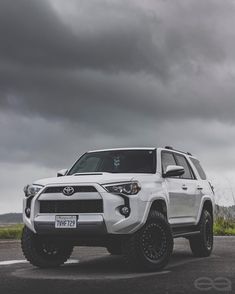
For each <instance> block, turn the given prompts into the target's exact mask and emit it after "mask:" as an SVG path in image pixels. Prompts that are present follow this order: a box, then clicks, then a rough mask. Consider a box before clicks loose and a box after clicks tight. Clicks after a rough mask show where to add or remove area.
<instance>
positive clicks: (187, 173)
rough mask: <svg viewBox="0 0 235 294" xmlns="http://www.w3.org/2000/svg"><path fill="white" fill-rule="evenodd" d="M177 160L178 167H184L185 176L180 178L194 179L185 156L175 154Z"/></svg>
mask: <svg viewBox="0 0 235 294" xmlns="http://www.w3.org/2000/svg"><path fill="white" fill-rule="evenodd" d="M175 158H176V161H177V165H180V166H183V167H184V170H185V172H184V174H183V175H182V176H181V177H180V178H182V179H193V178H194V176H193V174H192V171H191V169H190V166H189V163H188V162H187V159H186V158H185V157H184V156H183V155H179V154H175Z"/></svg>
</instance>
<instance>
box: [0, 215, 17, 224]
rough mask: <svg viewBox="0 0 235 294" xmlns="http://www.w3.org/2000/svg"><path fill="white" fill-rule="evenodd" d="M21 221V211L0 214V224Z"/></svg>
mask: <svg viewBox="0 0 235 294" xmlns="http://www.w3.org/2000/svg"><path fill="white" fill-rule="evenodd" d="M19 223H22V213H6V214H1V215H0V224H19Z"/></svg>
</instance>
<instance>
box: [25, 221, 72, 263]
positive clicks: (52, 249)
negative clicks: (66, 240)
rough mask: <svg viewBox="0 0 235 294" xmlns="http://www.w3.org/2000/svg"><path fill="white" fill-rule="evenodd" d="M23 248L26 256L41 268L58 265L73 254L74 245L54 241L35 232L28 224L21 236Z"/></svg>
mask: <svg viewBox="0 0 235 294" xmlns="http://www.w3.org/2000/svg"><path fill="white" fill-rule="evenodd" d="M21 248H22V251H23V254H24V256H25V258H26V259H27V260H28V261H29V262H30V263H31V264H32V265H34V266H37V267H40V268H49V267H58V266H60V265H62V264H63V263H64V262H66V261H67V260H68V259H69V257H70V256H71V254H72V251H73V246H72V245H68V244H66V245H65V244H59V243H53V241H52V240H51V241H49V240H45V239H43V238H42V237H41V236H39V235H37V234H34V233H33V232H32V231H30V230H29V229H28V228H27V227H26V226H25V227H24V229H23V233H22V237H21Z"/></svg>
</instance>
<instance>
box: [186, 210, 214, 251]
mask: <svg viewBox="0 0 235 294" xmlns="http://www.w3.org/2000/svg"><path fill="white" fill-rule="evenodd" d="M199 229H200V234H198V235H196V236H192V237H191V238H190V239H189V243H190V247H191V250H192V252H193V254H194V255H195V256H197V257H207V256H209V255H210V254H211V252H212V250H213V220H212V216H211V214H210V213H209V211H207V210H203V212H202V215H201V219H200V222H199Z"/></svg>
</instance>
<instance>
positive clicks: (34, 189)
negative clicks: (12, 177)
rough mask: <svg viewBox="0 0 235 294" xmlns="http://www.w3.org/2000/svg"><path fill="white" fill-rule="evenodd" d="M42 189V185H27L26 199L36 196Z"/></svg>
mask: <svg viewBox="0 0 235 294" xmlns="http://www.w3.org/2000/svg"><path fill="white" fill-rule="evenodd" d="M42 188H43V186H40V185H27V186H26V187H24V194H25V197H30V196H35V195H36V194H37V193H38V192H39V191H40V190H41V189H42Z"/></svg>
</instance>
